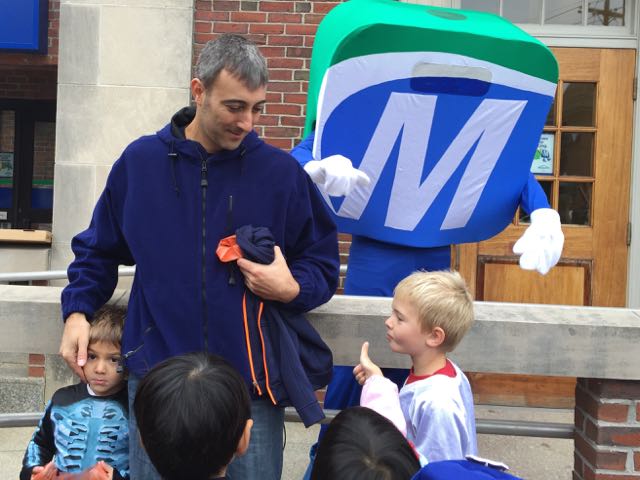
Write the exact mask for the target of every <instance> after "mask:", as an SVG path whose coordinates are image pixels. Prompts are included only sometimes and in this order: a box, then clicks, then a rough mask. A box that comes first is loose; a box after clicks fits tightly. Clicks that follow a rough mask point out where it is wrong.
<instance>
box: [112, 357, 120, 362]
mask: <svg viewBox="0 0 640 480" xmlns="http://www.w3.org/2000/svg"><path fill="white" fill-rule="evenodd" d="M111 363H120V357H111Z"/></svg>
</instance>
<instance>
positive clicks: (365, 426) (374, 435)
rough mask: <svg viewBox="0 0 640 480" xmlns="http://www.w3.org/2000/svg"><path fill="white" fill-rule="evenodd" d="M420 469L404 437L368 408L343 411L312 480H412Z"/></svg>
mask: <svg viewBox="0 0 640 480" xmlns="http://www.w3.org/2000/svg"><path fill="white" fill-rule="evenodd" d="M419 469H420V463H419V462H418V458H417V456H416V453H415V451H414V450H413V448H412V447H411V445H409V442H407V440H406V439H405V438H404V435H402V433H401V432H400V431H399V430H398V429H397V428H396V427H395V425H393V423H391V422H390V421H389V420H387V419H386V418H384V417H383V416H382V415H380V414H378V413H376V412H374V411H373V410H371V409H369V408H366V407H352V408H347V409H346V410H343V411H342V412H340V413H339V414H338V415H336V418H334V419H333V421H332V422H331V424H329V428H328V429H327V431H326V433H325V434H324V436H323V437H322V440H321V441H320V445H319V446H318V454H317V455H316V459H315V461H314V463H313V471H312V472H311V480H334V479H337V478H339V479H340V480H409V479H410V478H411V477H412V476H413V475H414V474H415V473H416V472H417V471H418V470H419Z"/></svg>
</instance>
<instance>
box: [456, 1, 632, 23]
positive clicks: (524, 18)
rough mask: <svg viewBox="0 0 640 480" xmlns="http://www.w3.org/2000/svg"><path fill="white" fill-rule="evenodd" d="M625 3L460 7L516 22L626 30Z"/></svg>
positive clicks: (484, 3) (499, 3)
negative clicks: (623, 28) (621, 28)
mask: <svg viewBox="0 0 640 480" xmlns="http://www.w3.org/2000/svg"><path fill="white" fill-rule="evenodd" d="M626 3H627V2H626V0H460V8H462V9H464V10H478V11H482V12H489V13H495V14H497V15H501V16H503V17H505V18H508V19H509V20H511V21H512V22H514V23H526V24H534V25H575V26H583V27H585V26H602V27H625V26H627V25H628V23H629V16H628V11H627V10H628V8H627V5H626Z"/></svg>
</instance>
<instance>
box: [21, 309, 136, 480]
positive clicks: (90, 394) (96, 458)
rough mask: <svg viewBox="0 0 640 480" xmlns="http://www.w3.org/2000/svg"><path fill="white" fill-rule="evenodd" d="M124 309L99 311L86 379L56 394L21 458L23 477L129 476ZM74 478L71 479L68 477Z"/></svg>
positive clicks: (92, 332)
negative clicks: (123, 338)
mask: <svg viewBox="0 0 640 480" xmlns="http://www.w3.org/2000/svg"><path fill="white" fill-rule="evenodd" d="M124 315H125V313H124V309H121V308H116V307H104V308H103V309H101V310H99V311H98V312H96V314H95V316H94V318H93V321H92V323H91V329H90V331H89V347H88V355H87V357H88V358H87V363H86V364H85V365H84V367H83V368H82V371H83V374H84V377H85V378H86V383H84V382H80V383H78V384H76V385H71V386H68V387H64V388H61V389H59V390H58V391H56V392H55V393H54V394H53V397H52V398H51V401H50V402H49V404H48V405H47V408H46V410H45V414H44V416H43V417H42V419H41V420H40V423H39V424H38V428H37V429H36V431H35V433H34V434H33V437H32V438H31V441H30V442H29V445H28V446H27V451H26V453H25V455H24V459H23V461H22V471H21V472H20V480H30V479H31V480H40V479H43V480H45V479H47V480H48V479H49V478H52V479H53V478H60V477H62V478H67V477H65V473H76V474H81V475H80V476H78V477H77V478H90V479H92V480H93V479H101V480H102V479H104V480H112V479H114V480H117V479H127V478H129V408H128V407H129V403H128V397H127V388H126V386H127V383H126V380H125V374H124V371H123V368H122V360H121V357H120V339H121V337H122V328H123V323H124ZM69 478H71V477H69Z"/></svg>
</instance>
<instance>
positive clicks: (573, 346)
mask: <svg viewBox="0 0 640 480" xmlns="http://www.w3.org/2000/svg"><path fill="white" fill-rule="evenodd" d="M60 292H61V289H60V288H58V287H20V286H9V285H0V351H2V352H25V351H28V352H32V353H57V351H58V347H59V342H60V335H61V334H62V322H61V321H60V305H59V299H60ZM121 294H122V292H116V294H115V295H114V298H119V297H120V295H121ZM475 306H476V323H475V324H474V326H473V328H472V330H471V332H470V333H469V334H468V335H467V336H466V337H465V339H464V340H463V342H462V343H461V344H460V346H459V347H458V348H457V349H456V352H454V354H453V355H452V357H453V358H454V360H455V361H456V362H458V363H459V364H460V366H461V367H462V368H463V369H465V370H467V371H478V372H487V373H490V372H496V373H523V374H530V375H556V376H570V377H586V378H615V379H621V380H640V348H638V345H640V310H631V309H622V308H596V307H566V306H554V305H521V304H506V303H485V302H476V304H475ZM390 311H391V299H389V298H376V297H350V296H335V297H334V298H333V299H332V300H331V301H330V302H328V303H327V304H325V305H323V306H322V307H319V308H317V309H316V310H314V311H313V312H311V313H310V314H309V319H310V321H311V322H312V323H313V324H314V326H315V327H316V328H317V330H318V331H319V332H320V334H321V335H322V337H323V338H324V339H325V341H326V342H327V344H329V346H330V347H331V349H332V350H333V352H334V363H336V364H339V365H340V364H342V365H353V364H355V362H356V361H357V359H358V356H359V352H360V346H361V344H362V342H363V341H365V340H368V341H369V342H371V348H370V350H369V351H370V354H371V356H372V358H373V359H374V360H375V361H377V362H378V363H379V364H380V365H382V366H386V367H406V366H408V362H407V360H408V359H407V358H406V357H405V356H403V355H397V354H394V353H392V352H391V351H390V350H389V348H388V346H387V343H386V341H385V327H384V319H385V318H386V317H387V316H388V315H389V312H390Z"/></svg>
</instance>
